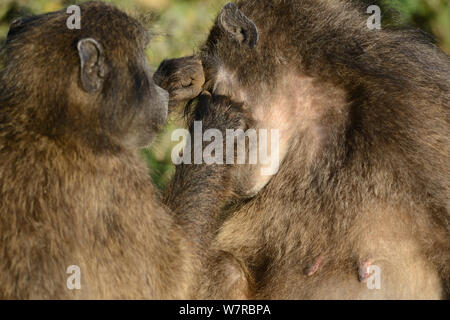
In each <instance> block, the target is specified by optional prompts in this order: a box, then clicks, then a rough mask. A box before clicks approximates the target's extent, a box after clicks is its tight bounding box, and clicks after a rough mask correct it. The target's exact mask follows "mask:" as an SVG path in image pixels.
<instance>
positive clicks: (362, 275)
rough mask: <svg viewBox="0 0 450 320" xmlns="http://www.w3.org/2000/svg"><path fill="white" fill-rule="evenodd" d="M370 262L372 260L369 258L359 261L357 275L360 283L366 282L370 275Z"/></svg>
mask: <svg viewBox="0 0 450 320" xmlns="http://www.w3.org/2000/svg"><path fill="white" fill-rule="evenodd" d="M372 263H373V261H372V260H370V259H368V260H366V261H362V262H360V264H359V267H358V277H359V281H361V282H362V283H366V282H367V280H369V277H370V272H369V269H370V266H371V265H372Z"/></svg>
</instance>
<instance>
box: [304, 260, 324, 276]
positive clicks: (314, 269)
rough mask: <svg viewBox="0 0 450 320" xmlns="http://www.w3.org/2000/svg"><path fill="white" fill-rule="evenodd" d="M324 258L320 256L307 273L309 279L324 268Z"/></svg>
mask: <svg viewBox="0 0 450 320" xmlns="http://www.w3.org/2000/svg"><path fill="white" fill-rule="evenodd" d="M323 260H324V259H323V256H319V257H318V258H317V259H316V261H315V262H314V264H313V265H312V266H311V267H309V268H308V271H307V275H308V277H311V276H312V275H314V274H315V273H316V272H317V271H319V270H320V268H322V265H323Z"/></svg>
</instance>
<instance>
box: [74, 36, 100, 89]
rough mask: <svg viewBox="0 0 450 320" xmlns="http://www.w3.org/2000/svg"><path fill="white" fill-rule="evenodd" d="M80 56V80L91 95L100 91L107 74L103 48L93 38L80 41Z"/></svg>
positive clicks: (78, 46)
mask: <svg viewBox="0 0 450 320" xmlns="http://www.w3.org/2000/svg"><path fill="white" fill-rule="evenodd" d="M77 48H78V54H79V56H80V80H81V85H82V87H83V89H84V90H85V91H87V92H89V93H94V92H97V91H99V90H100V89H101V88H102V86H103V81H104V78H105V74H106V65H105V56H104V52H103V46H102V45H101V44H100V43H99V42H97V41H96V40H94V39H92V38H86V39H82V40H80V41H78V45H77Z"/></svg>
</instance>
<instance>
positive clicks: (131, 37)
mask: <svg viewBox="0 0 450 320" xmlns="http://www.w3.org/2000/svg"><path fill="white" fill-rule="evenodd" d="M79 7H80V9H81V10H80V20H79V21H80V28H79V29H77V28H76V25H75V28H73V26H70V23H69V24H68V20H70V19H71V16H72V17H73V14H74V12H73V11H72V13H67V12H66V10H62V11H58V12H54V13H49V14H44V15H40V16H34V17H30V18H22V19H18V20H16V21H15V22H13V24H12V25H11V28H10V31H9V33H8V37H7V40H6V44H5V48H4V50H5V61H4V65H5V68H4V70H3V71H2V78H1V81H2V85H3V84H4V87H3V88H2V89H1V95H0V96H1V100H2V101H1V104H2V105H5V106H8V108H9V110H10V113H11V117H12V118H14V117H15V116H14V115H16V114H17V115H21V117H22V119H16V120H17V121H22V122H25V123H24V125H25V126H26V127H27V129H28V130H33V131H37V132H38V133H39V134H43V135H48V136H51V137H54V138H57V137H63V136H64V137H67V136H70V137H71V138H75V139H77V138H80V139H82V140H83V141H84V142H86V143H87V144H89V145H92V146H93V147H94V148H96V149H98V148H100V147H103V148H108V147H119V148H120V147H125V148H137V147H143V146H147V145H148V144H150V142H151V141H152V139H153V137H154V135H155V133H156V132H157V131H158V130H159V129H160V128H161V127H162V125H163V124H164V123H165V120H166V117H167V104H168V94H167V92H165V91H164V90H163V89H161V88H159V87H158V86H156V85H155V84H154V82H153V79H152V75H151V72H150V68H149V66H148V63H147V60H146V55H145V48H146V47H147V46H148V44H149V40H150V38H149V34H148V32H147V30H146V29H145V28H144V27H143V26H142V25H141V24H140V23H139V22H138V21H137V20H135V19H133V18H131V17H129V16H127V15H126V14H125V13H123V12H122V11H120V10H118V9H117V8H115V7H113V6H111V5H108V4H104V3H101V2H89V3H85V4H82V5H80V6H79ZM75 14H76V13H75ZM70 21H72V20H70ZM69 26H70V27H69ZM23 115H24V116H25V117H23Z"/></svg>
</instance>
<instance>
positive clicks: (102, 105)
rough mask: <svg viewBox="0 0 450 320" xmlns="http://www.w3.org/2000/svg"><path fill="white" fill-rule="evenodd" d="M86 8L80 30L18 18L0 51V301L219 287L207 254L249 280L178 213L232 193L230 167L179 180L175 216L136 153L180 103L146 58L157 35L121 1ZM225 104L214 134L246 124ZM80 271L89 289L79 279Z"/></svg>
mask: <svg viewBox="0 0 450 320" xmlns="http://www.w3.org/2000/svg"><path fill="white" fill-rule="evenodd" d="M80 8H81V19H82V21H81V22H82V26H81V29H79V30H69V29H68V28H67V27H66V20H67V18H68V15H67V14H66V12H65V11H64V10H62V11H58V12H54V13H49V14H44V15H40V16H33V17H29V18H23V19H18V20H16V21H15V22H14V23H13V24H12V25H11V28H10V30H9V33H8V36H7V39H6V43H5V46H4V48H3V59H4V61H3V65H4V67H3V68H2V70H1V71H0V160H1V161H0V298H3V299H16V298H18V299H73V298H76V299H92V298H94V299H116V298H126V299H139V298H145V299H164V298H170V299H179V298H184V299H187V298H195V297H197V296H199V294H198V293H197V292H195V291H194V290H197V287H198V286H199V283H200V284H205V285H208V279H203V278H202V277H206V278H207V277H208V275H207V274H205V272H203V270H201V269H200V268H201V267H202V266H203V265H204V263H203V261H207V259H210V260H211V261H212V262H211V263H212V264H214V265H217V266H218V268H223V269H224V270H225V269H226V268H228V269H226V270H228V271H230V270H231V271H232V272H231V273H228V274H230V275H231V276H233V277H234V276H235V274H234V273H233V272H237V273H236V275H238V278H237V279H238V280H239V275H240V273H242V272H244V271H245V269H242V270H241V269H240V265H239V264H238V263H237V262H236V261H237V260H236V261H235V260H233V258H232V257H231V256H230V257H229V256H227V255H226V253H223V252H217V253H211V255H208V253H207V252H206V251H204V250H203V249H204V248H206V246H203V245H202V244H201V243H200V240H201V239H200V240H198V241H197V238H195V237H194V236H193V235H192V234H191V232H193V230H195V231H198V230H200V229H203V227H202V226H201V225H200V227H198V228H195V227H193V226H187V225H186V224H183V222H182V221H177V220H178V218H177V216H182V214H181V213H185V214H188V213H186V210H196V211H197V212H199V213H205V212H207V213H209V212H213V211H214V210H217V208H220V204H221V203H222V202H227V201H229V198H228V197H227V196H226V194H230V197H231V196H232V194H233V192H232V189H231V185H225V184H224V183H223V180H224V179H228V174H231V171H229V169H230V168H228V167H218V168H213V167H206V166H198V167H197V168H196V172H195V173H198V174H199V175H200V176H205V173H203V171H202V170H207V172H208V174H211V176H210V178H211V179H196V178H195V175H194V173H193V174H191V175H190V176H189V175H187V176H189V178H190V179H192V180H191V181H187V182H186V183H184V184H183V181H182V180H180V183H182V184H183V185H184V188H183V189H182V190H180V192H178V193H176V192H177V191H176V190H174V193H173V197H175V198H176V199H177V200H178V201H179V202H178V203H176V204H174V205H173V207H174V208H175V210H176V211H177V213H178V215H177V216H175V215H174V214H172V212H171V211H170V210H169V208H168V207H166V206H164V205H163V204H162V203H161V202H160V196H159V195H158V193H157V192H156V191H155V189H154V187H153V185H152V183H151V181H150V178H149V177H148V174H147V168H146V166H145V164H144V163H143V161H142V159H141V158H140V157H139V153H138V149H139V148H141V147H144V146H148V145H149V144H150V143H151V141H152V139H153V137H154V135H155V133H156V132H157V131H159V129H160V128H161V127H162V126H163V124H164V123H165V121H166V117H167V106H168V100H169V95H168V93H167V92H166V91H165V90H163V89H162V88H160V87H158V86H157V85H156V84H155V83H154V81H153V78H152V75H151V72H150V70H149V67H148V64H147V61H146V57H145V53H144V49H145V47H146V46H147V45H148V44H149V41H150V38H149V35H148V32H147V30H146V29H145V28H144V27H143V26H142V25H141V24H140V23H139V22H138V21H137V20H135V19H134V18H132V17H129V16H127V15H126V14H125V13H123V12H122V11H120V10H118V9H117V8H115V7H113V6H111V5H107V4H103V3H101V2H89V3H85V4H82V5H81V6H80ZM186 66H187V67H189V64H188V63H187V62H186ZM187 67H186V68H185V69H183V70H184V71H183V74H184V75H186V78H189V79H194V80H195V79H196V75H197V74H200V75H201V76H202V75H203V71H202V69H201V65H198V67H197V68H194V69H189V68H187ZM188 69H189V70H188ZM190 73H192V75H191V74H190ZM182 79H183V78H182ZM192 82H193V83H194V82H195V81H192ZM194 84H195V83H194ZM194 87H195V86H194ZM183 90H185V91H189V90H190V84H189V83H186V82H185V81H183V82H182V83H180V84H179V86H177V85H174V86H173V88H172V94H171V96H172V97H174V94H177V93H180V92H183ZM195 95H198V92H195V94H194V95H193V96H191V95H189V94H188V95H186V94H184V95H183V97H184V98H193V97H194V96H195ZM217 112H218V113H223V114H224V115H225V114H226V115H227V117H226V118H224V123H223V124H220V123H218V119H217V118H211V121H212V120H214V122H213V123H214V126H215V127H216V128H222V127H223V128H225V127H233V125H234V124H236V125H241V121H236V120H235V119H240V118H241V117H242V115H244V113H243V112H242V115H241V111H240V110H239V109H234V110H233V113H226V112H227V110H217ZM211 121H210V122H211ZM204 122H205V127H208V123H209V122H208V117H204ZM215 174H217V175H218V176H217V179H213V178H214V175H215ZM229 188H230V189H229ZM196 191H202V192H205V193H206V192H207V193H206V194H207V198H206V200H205V201H204V200H202V197H203V196H204V194H203V193H200V192H196ZM185 196H189V199H187V200H186V201H184V200H183V199H184V197H185ZM193 203H194V204H195V203H197V204H199V205H196V206H193V205H192V204H193ZM205 216H206V215H205ZM180 220H181V219H180ZM199 261H200V262H201V263H200V262H199ZM77 267H78V268H79V269H78V271H80V274H78V275H79V276H80V279H81V288H80V287H76V286H77V284H76V282H75V280H74V279H73V278H71V277H70V276H71V275H72V274H71V272H73V271H71V270H76V269H77ZM74 268H75V269H74ZM218 270H219V269H218ZM66 271H68V272H69V274H67V273H66ZM75 275H76V274H75ZM220 275H221V276H223V274H220ZM243 275H245V274H243ZM72 280H74V282H70V281H72ZM212 280H213V279H212ZM219 280H224V281H226V279H225V278H224V277H221V279H219ZM219 280H218V282H214V283H218V284H220V281H219ZM230 283H231V284H233V283H234V282H226V283H225V284H226V287H225V289H226V290H234V287H232V288H229V286H230ZM74 284H75V285H74ZM71 285H73V286H71ZM74 286H75V288H74ZM223 292H226V291H223ZM219 293H220V291H219V290H218V289H217V292H216V294H219ZM223 297H224V298H226V297H228V296H223Z"/></svg>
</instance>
